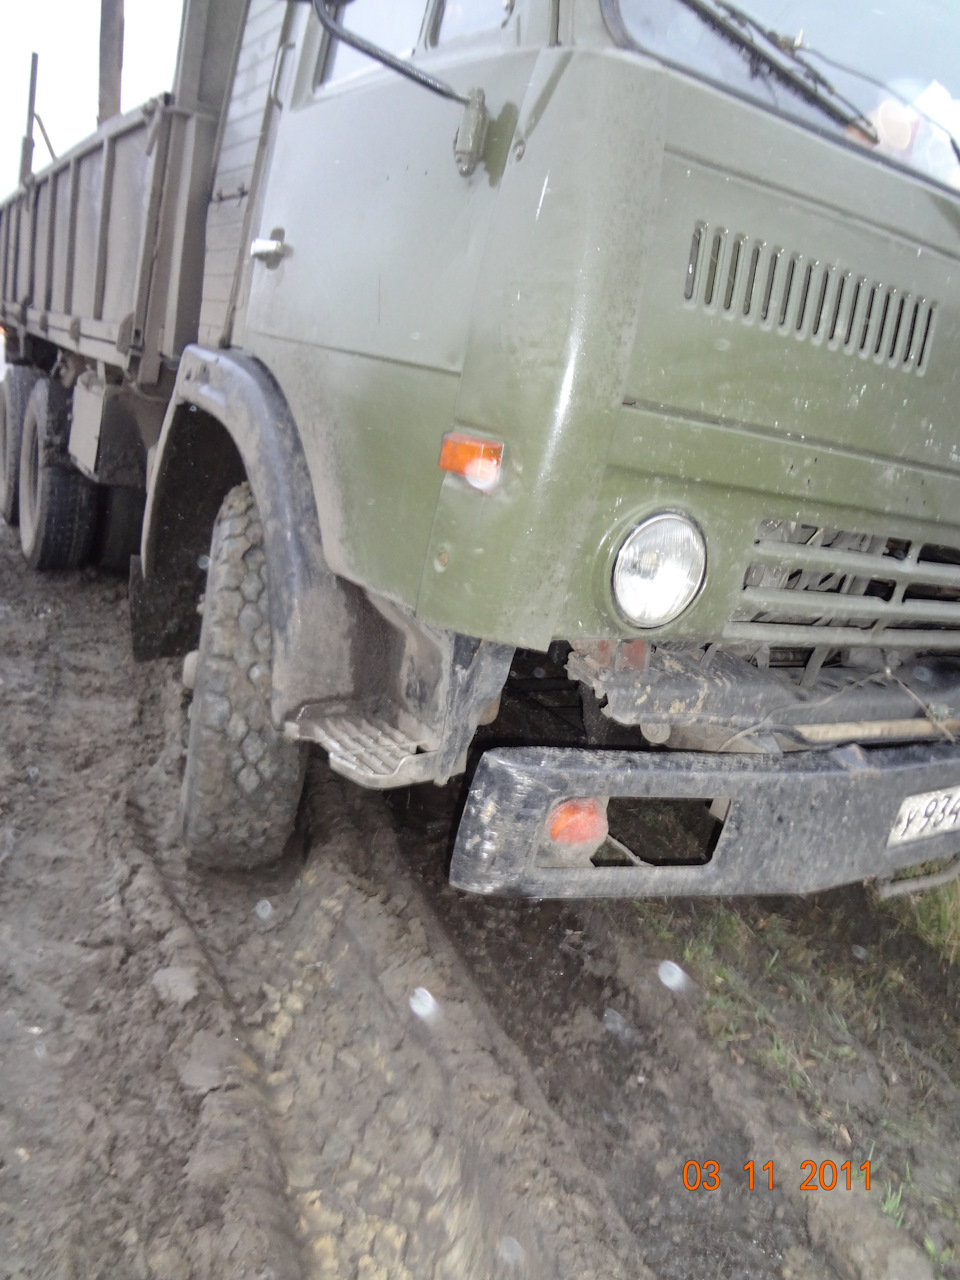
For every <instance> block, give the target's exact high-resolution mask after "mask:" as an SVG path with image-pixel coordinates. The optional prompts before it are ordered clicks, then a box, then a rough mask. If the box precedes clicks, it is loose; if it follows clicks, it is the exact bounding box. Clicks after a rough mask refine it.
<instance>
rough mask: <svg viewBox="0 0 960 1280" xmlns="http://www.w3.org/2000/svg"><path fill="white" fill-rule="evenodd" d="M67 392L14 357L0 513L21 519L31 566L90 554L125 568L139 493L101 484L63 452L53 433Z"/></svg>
mask: <svg viewBox="0 0 960 1280" xmlns="http://www.w3.org/2000/svg"><path fill="white" fill-rule="evenodd" d="M68 408H69V393H68V392H66V391H65V390H64V389H63V388H62V387H61V386H60V384H59V383H58V382H57V381H56V380H55V379H51V378H48V377H46V376H45V375H44V374H43V373H42V372H41V371H40V370H39V369H34V368H31V367H30V366H27V365H11V366H10V367H9V368H8V369H7V372H6V377H5V378H4V380H3V383H2V386H0V515H2V516H3V518H4V520H6V522H7V523H8V524H12V525H16V524H19V526H20V546H21V549H22V551H23V555H24V559H25V560H26V561H27V564H28V565H29V566H30V567H31V568H32V569H37V570H40V571H46V570H55V569H78V568H80V567H81V566H82V565H85V564H87V563H88V562H92V563H94V564H96V565H97V566H98V567H99V568H102V569H106V570H108V571H110V572H115V573H126V572H127V569H128V567H129V561H130V556H131V555H135V554H136V552H137V549H138V546H139V540H140V525H141V522H142V519H143V503H144V495H143V493H142V492H141V491H140V490H138V489H133V488H127V487H121V486H112V485H98V484H95V483H94V482H93V481H92V480H90V479H88V478H87V477H86V476H85V475H83V474H82V472H80V471H78V470H77V468H76V467H75V466H74V465H73V464H72V462H71V461H70V459H69V458H68V457H67V456H66V455H65V453H64V450H63V447H62V443H61V442H60V440H59V438H58V436H59V434H60V433H61V432H62V424H63V422H64V419H65V415H66V413H67V411H68Z"/></svg>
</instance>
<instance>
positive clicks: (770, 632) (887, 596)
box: [724, 520, 960, 649]
mask: <svg viewBox="0 0 960 1280" xmlns="http://www.w3.org/2000/svg"><path fill="white" fill-rule="evenodd" d="M724 639H725V640H728V641H734V642H736V643H753V644H756V645H761V644H762V645H773V646H798V647H806V648H815V647H818V646H824V645H826V646H830V647H834V648H841V647H843V648H847V647H855V646H865V645H867V646H872V647H878V646H886V647H890V648H893V647H897V648H909V649H918V648H937V649H960V548H952V547H945V546H934V545H931V544H923V543H920V542H913V543H911V542H909V541H906V540H904V539H898V538H893V537H885V536H883V535H878V534H864V533H859V532H850V531H848V530H841V529H829V528H825V527H816V526H813V525H802V524H799V523H796V522H791V521H778V520H765V521H762V522H761V523H760V525H759V527H758V529H757V532H756V535H755V545H754V547H753V551H752V558H751V563H750V565H749V566H748V568H747V570H746V573H745V574H744V580H743V587H742V592H741V595H740V598H739V600H738V603H737V606H736V608H735V610H734V612H733V614H732V616H731V618H730V620H729V622H728V623H727V626H726V627H725V628H724Z"/></svg>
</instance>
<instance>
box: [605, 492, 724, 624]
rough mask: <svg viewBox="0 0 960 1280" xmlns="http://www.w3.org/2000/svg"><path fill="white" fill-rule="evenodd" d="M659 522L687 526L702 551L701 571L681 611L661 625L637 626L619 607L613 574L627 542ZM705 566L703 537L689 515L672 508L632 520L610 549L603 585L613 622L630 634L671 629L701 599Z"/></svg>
mask: <svg viewBox="0 0 960 1280" xmlns="http://www.w3.org/2000/svg"><path fill="white" fill-rule="evenodd" d="M663 519H676V520H681V521H682V522H683V523H684V524H686V525H688V526H689V528H690V529H692V530H693V533H694V534H695V535H696V537H697V538H698V540H699V542H700V545H701V547H702V550H703V567H702V569H701V572H700V577H699V580H698V582H697V585H696V588H695V589H694V591H693V593H692V595H691V596H690V599H689V600H688V601H687V602H686V604H685V605H684V606H683V608H682V609H680V610H679V611H678V612H677V613H675V614H673V616H672V617H670V618H667V619H666V620H665V621H662V622H654V623H643V622H638V621H637V620H636V619H635V618H633V617H631V616H630V614H629V613H627V611H626V610H625V609H624V607H623V605H622V604H621V602H620V598H619V596H618V594H617V585H616V584H617V571H618V568H619V565H620V557H621V556H622V554H623V551H624V549H625V547H626V546H627V543H628V542H630V540H631V539H632V538H634V537H635V536H636V535H637V534H638V533H639V532H640V531H641V530H642V529H644V528H646V527H647V526H648V525H651V524H654V523H655V522H657V521H658V520H663ZM709 563H710V561H709V554H708V551H707V539H706V536H705V534H704V532H703V529H702V528H701V527H700V524H699V522H698V521H697V520H695V519H694V517H693V516H691V515H690V514H689V512H687V511H683V510H680V509H679V508H676V507H669V508H663V509H661V510H659V511H651V512H650V513H649V514H647V515H645V516H643V517H641V519H639V520H635V521H634V522H632V523H631V524H630V526H629V527H628V528H627V530H626V532H625V533H623V534H622V536H621V537H620V538H618V539H617V540H616V541H615V542H614V544H613V548H612V555H611V557H610V561H609V566H610V567H609V573H608V576H607V585H608V590H609V594H610V599H611V601H612V603H613V607H614V611H615V613H616V616H617V618H618V619H619V621H620V622H621V623H623V624H625V625H626V626H628V627H630V628H631V630H633V631H643V632H649V631H659V630H661V629H662V628H663V627H668V626H671V625H672V624H673V623H674V622H676V621H677V619H678V618H682V617H683V616H684V614H685V613H687V611H688V610H689V609H691V608H692V607H693V605H694V604H696V602H697V600H699V599H700V597H701V596H702V595H703V589H704V587H705V585H706V582H707V572H708V569H709Z"/></svg>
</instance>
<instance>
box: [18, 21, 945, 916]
mask: <svg viewBox="0 0 960 1280" xmlns="http://www.w3.org/2000/svg"><path fill="white" fill-rule="evenodd" d="M768 11H769V13H768ZM774 15H775V19H776V24H777V26H776V29H772V27H773V19H774ZM957 35H958V30H957V26H956V17H955V15H954V14H953V13H952V12H951V11H949V10H948V9H947V8H946V7H945V6H936V5H930V6H927V7H926V8H925V9H924V16H923V21H922V22H921V21H917V20H915V11H914V8H913V6H911V5H907V4H906V3H904V4H896V5H894V6H893V7H892V8H889V7H888V8H885V9H884V11H883V14H878V13H873V12H871V14H870V15H863V14H859V13H858V14H857V15H855V16H851V15H848V14H845V13H841V12H838V11H837V10H836V6H833V7H830V6H825V5H822V4H819V3H813V0H809V2H808V3H802V2H798V3H795V4H792V5H788V6H784V5H781V4H778V5H771V4H769V3H767V0H757V3H756V4H755V5H754V6H753V9H752V11H751V12H747V11H745V10H741V9H738V8H736V7H735V6H731V5H728V4H725V3H715V2H714V0H662V2H661V3H652V2H648V0H515V3H510V4H507V5H506V6H504V5H502V4H501V3H500V0H496V2H494V0H490V2H489V3H478V4H476V5H470V6H466V5H461V4H458V3H453V0H446V3H444V2H443V0H429V3H428V2H427V0H404V3H402V4H393V3H391V4H386V3H382V2H379V0H353V3H351V4H349V5H347V6H336V5H334V4H332V3H331V2H330V0H313V3H312V4H308V3H296V2H294V0H290V2H289V3H285V4H280V3H275V0H250V3H249V4H241V3H240V2H239V0H229V2H228V3H223V4H212V3H210V2H209V0H188V3H187V4H186V6H185V10H184V27H183V34H182V39H181V56H180V59H179V62H178V67H177V73H176V81H175V84H174V86H173V92H172V94H171V95H169V96H167V97H165V98H163V99H161V100H157V101H156V102H153V103H151V104H148V105H147V106H146V107H145V108H143V109H142V110H141V111H139V112H134V113H132V114H131V115H129V116H124V117H119V118H117V119H116V120H113V121H109V122H108V123H107V124H105V125H104V126H103V127H102V128H101V130H100V131H99V132H98V133H97V134H96V135H94V137H93V138H92V139H90V140H88V141H87V142H85V143H83V144H81V145H80V146H79V147H78V148H76V149H75V150H74V151H73V152H71V153H70V154H69V155H68V156H66V157H64V158H63V159H62V160H60V161H57V162H56V163H55V164H54V165H52V166H51V167H50V168H49V169H47V170H45V171H44V172H42V173H40V174H38V175H36V176H32V177H30V178H29V180H28V181H27V182H26V183H25V185H24V186H23V187H22V188H21V190H20V191H19V192H18V193H16V194H15V195H14V196H13V197H11V198H10V199H9V200H7V201H6V202H5V203H4V204H3V205H2V206H0V236H2V246H3V253H2V290H0V293H2V304H0V305H2V322H3V326H4V332H5V335H6V349H7V358H8V360H9V361H10V362H11V369H10V371H9V372H8V374H7V377H6V380H5V382H4V395H3V413H4V423H3V441H4V443H3V466H2V468H0V471H2V477H3V479H2V483H3V490H2V497H3V512H4V514H5V516H6V517H7V518H8V519H15V518H16V517H17V516H19V519H20V529H21V544H22V547H23V550H24V553H25V555H26V556H27V560H28V562H29V563H30V564H31V565H32V566H33V567H36V568H56V567H65V566H68V565H77V564H80V563H82V562H84V561H85V560H86V559H88V558H89V557H90V556H91V555H92V556H94V557H99V558H101V560H102V562H103V563H109V562H110V561H115V560H117V559H120V560H123V559H125V558H126V556H127V554H128V552H129V551H130V550H132V549H138V551H139V554H138V555H136V556H135V557H134V558H133V563H132V576H131V593H132V595H131V598H132V615H133V616H132V622H133V629H134V637H135V648H136V652H137V654H138V656H140V657H143V658H150V657H160V656H184V657H185V658H186V662H185V678H186V681H187V683H188V684H189V685H190V686H191V687H192V689H193V703H192V709H191V727H190V740H189V745H188V753H187V763H186V770H185V778H184V787H183V794H182V800H181V808H182V816H183V831H184V836H185V839H186V842H187V844H188V846H189V848H190V849H191V850H192V852H193V854H194V856H195V858H196V859H198V860H199V861H201V862H204V863H207V864H208V865H213V866H221V867H225V866H234V867H250V866H254V865H256V864H258V863H261V862H269V861H271V860H272V859H275V858H276V857H277V856H278V855H279V854H280V852H281V850H282V848H283V846H284V844H285V842H286V841H287V839H288V837H289V835H290V832H291V831H292V830H293V827H294V824H295V819H296V815H297V810H298V806H299V803H300V797H301V791H302V785H303V776H304V768H305V760H306V750H307V747H308V745H309V744H310V743H317V744H319V745H320V746H322V747H323V748H324V749H325V750H326V751H327V753H328V755H329V759H330V763H331V765H332V767H333V768H334V770H336V771H337V772H338V773H340V774H341V775H343V776H344V777H346V778H348V779H350V780H351V781H353V782H355V783H358V784H360V785H361V786H364V787H367V788H372V789H392V788H398V787H403V786H406V785H408V784H411V783H422V782H435V783H444V782H446V781H447V780H448V779H450V778H452V777H456V776H458V775H459V774H461V773H463V772H464V771H468V773H469V775H470V777H471V786H470V790H469V795H468V797H467V800H466V805H465V807H464V809H463V815H462V817H461V819H460V825H459V831H458V836H457V840H456V845H455V848H454V852H453V859H452V864H451V878H452V882H453V883H454V884H455V885H457V886H459V887H461V888H464V889H468V890H471V891H475V892H479V893H484V894H490V893H501V894H519V895H527V896H533V897H537V898H549V897H571V896H576V897H584V896H643V895H673V894H694V895H696V894H730V893H733V894H742V893H751V892H757V891H761V890H762V891H766V892H783V893H798V892H801V893H802V892H810V891H813V890H816V889H823V888H826V887H830V886H835V885H840V884H844V883H847V882H854V881H863V880H868V879H875V880H878V881H880V882H882V883H884V884H886V885H887V886H888V887H892V886H893V884H894V882H895V877H897V876H898V875H902V873H903V871H904V869H905V868H907V867H909V866H912V865H915V864H919V863H924V864H927V871H926V872H925V873H924V874H925V876H926V879H925V881H923V882H924V883H934V882H936V881H937V880H938V879H942V878H943V877H944V876H946V875H948V874H950V873H951V872H952V871H955V870H956V869H957V868H958V866H960V861H958V860H957V850H958V848H960V832H958V830H957V826H958V821H960V756H958V748H957V745H956V731H957V729H958V728H960V665H958V659H957V654H958V652H960V526H958V525H957V523H956V517H955V512H956V510H957V492H958V491H957V483H958V480H957V469H958V466H960V458H958V453H957V427H956V403H957V398H958V397H957V391H958V379H960V373H958V363H957V360H956V353H957V349H958V329H960V309H958V298H960V273H958V242H957V209H958V203H957V202H958V186H960V160H958V155H960V144H958V142H957V136H956V135H957V132H958V128H957V120H958V117H960V108H958V105H957V98H955V97H954V94H960V81H958V72H957V66H956V59H955V52H954V51H955V50H956V48H957V47H958V40H957ZM141 498H142V499H143V500H144V501H145V515H144V520H143V528H142V536H141V538H140V542H139V547H138V548H136V547H135V543H136V538H137V533H138V531H139V523H140V506H139V503H140V500H141ZM201 615H202V621H201ZM538 654H539V655H544V656H543V657H542V660H538V659H537V658H536V656H535V655H538ZM531 655H534V656H533V657H531ZM531 672H533V674H531ZM536 672H539V673H540V674H539V675H537V674H536ZM527 679H541V680H544V679H545V680H547V681H549V682H552V683H553V685H554V686H555V691H556V692H560V693H563V694H564V695H566V694H570V693H572V694H573V695H575V697H576V698H578V699H579V701H580V707H579V708H577V707H574V708H573V710H572V712H571V709H570V707H569V706H567V707H566V709H565V710H564V709H562V708H558V709H557V715H556V717H555V720H554V728H553V729H552V730H550V729H548V730H545V731H544V732H542V733H538V734H530V733H526V734H521V735H519V738H520V741H519V742H518V735H516V733H514V732H513V731H512V730H511V729H510V727H509V726H506V725H504V724H503V723H502V722H501V723H500V725H499V728H497V716H498V711H499V708H500V707H501V695H502V694H503V691H504V688H505V687H507V686H509V685H510V683H511V681H512V682H514V684H516V683H517V682H520V683H522V682H523V681H524V680H527ZM491 723H492V724H493V726H494V727H493V729H492V730H485V729H484V726H487V725H490V724H491ZM478 729H480V730H482V732H481V735H480V736H479V737H478V736H477V732H478ZM481 748H482V750H481ZM661 803H670V804H674V805H676V804H682V805H684V806H686V807H687V808H692V810H693V811H694V812H695V814H696V815H698V822H699V828H700V830H701V837H702V838H701V839H700V840H699V843H698V844H697V846H696V847H695V848H693V849H691V850H688V851H685V852H684V853H682V854H677V853H672V854H671V853H670V852H666V853H664V852H661V853H660V854H659V855H657V854H655V851H654V850H652V849H650V848H647V847H644V846H643V845H642V843H639V844H638V842H637V840H636V839H635V838H633V836H632V834H631V833H635V831H636V829H637V828H636V822H635V819H636V815H637V812H638V810H643V809H644V808H649V807H650V805H651V804H654V805H655V806H656V805H658V804H661ZM695 825H697V824H696V823H695ZM931 864H932V868H931Z"/></svg>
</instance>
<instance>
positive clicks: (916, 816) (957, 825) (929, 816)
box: [887, 787, 960, 848]
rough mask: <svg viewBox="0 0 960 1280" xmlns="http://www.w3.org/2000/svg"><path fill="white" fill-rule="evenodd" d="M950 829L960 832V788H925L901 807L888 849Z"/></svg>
mask: <svg viewBox="0 0 960 1280" xmlns="http://www.w3.org/2000/svg"><path fill="white" fill-rule="evenodd" d="M951 831H960V787H949V788H946V789H945V790H943V791H924V792H923V794H922V795H918V796H907V798H906V800H904V802H903V804H902V805H901V806H900V812H899V813H898V814H897V817H896V821H895V822H894V824H893V826H892V828H891V829H890V838H889V839H888V840H887V848H889V847H890V846H891V845H897V844H909V843H910V842H911V841H913V840H929V839H931V838H932V837H933V836H943V835H947V834H948V833H949V832H951Z"/></svg>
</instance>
